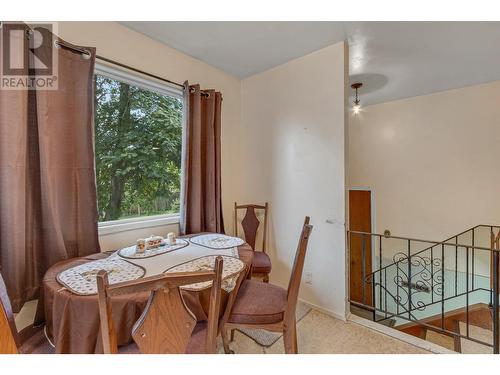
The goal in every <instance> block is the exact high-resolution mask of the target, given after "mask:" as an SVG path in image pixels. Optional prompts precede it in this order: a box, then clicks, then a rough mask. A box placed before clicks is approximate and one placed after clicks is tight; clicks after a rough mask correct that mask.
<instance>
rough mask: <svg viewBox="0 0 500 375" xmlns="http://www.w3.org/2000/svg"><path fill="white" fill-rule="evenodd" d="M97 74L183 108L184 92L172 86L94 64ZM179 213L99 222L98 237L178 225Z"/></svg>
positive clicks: (182, 172) (183, 131)
mask: <svg viewBox="0 0 500 375" xmlns="http://www.w3.org/2000/svg"><path fill="white" fill-rule="evenodd" d="M96 74H99V75H101V76H105V77H108V78H111V79H115V80H118V81H121V82H124V83H127V84H129V85H133V86H137V87H140V88H141V89H144V90H149V91H153V92H155V93H157V94H160V95H166V96H171V97H174V98H177V99H180V100H182V102H183V103H182V105H183V108H185V107H184V106H185V103H184V92H183V90H182V88H180V87H175V86H173V85H168V84H166V83H165V82H161V81H159V80H156V79H154V78H150V77H148V78H144V77H143V76H141V75H139V74H135V73H130V72H128V71H125V70H123V69H120V68H116V67H114V66H113V67H112V66H110V65H107V64H101V63H96V64H95V67H94V76H95V75H96ZM184 114H185V110H183V114H182V116H183V118H182V146H181V147H182V149H181V154H182V155H183V156H182V162H181V175H180V178H181V207H180V210H179V211H182V191H183V184H184V182H183V181H184V178H183V176H184V163H183V161H184V150H185V147H184V146H185V141H184V139H185V131H186V127H185V121H184ZM180 217H181V213H180V212H178V213H175V214H163V215H150V216H137V217H133V218H126V219H118V220H109V221H99V222H98V230H99V235H100V236H102V235H109V234H113V233H119V232H124V231H129V230H135V229H142V228H153V227H158V226H165V225H172V224H179V223H180Z"/></svg>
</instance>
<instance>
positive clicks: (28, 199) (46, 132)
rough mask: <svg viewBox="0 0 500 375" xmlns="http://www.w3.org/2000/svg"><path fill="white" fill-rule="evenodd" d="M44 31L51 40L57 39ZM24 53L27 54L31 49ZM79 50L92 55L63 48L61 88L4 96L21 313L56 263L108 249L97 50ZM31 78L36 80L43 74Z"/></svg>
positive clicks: (3, 233) (2, 207) (2, 223)
mask: <svg viewBox="0 0 500 375" xmlns="http://www.w3.org/2000/svg"><path fill="white" fill-rule="evenodd" d="M39 30H40V31H41V32H42V34H43V36H44V38H46V37H53V36H52V34H51V33H50V32H49V31H48V30H46V29H39ZM61 42H62V43H63V41H61ZM52 45H54V44H52ZM66 45H69V44H68V43H66ZM23 48H24V49H25V50H26V51H23V52H24V53H26V54H27V53H28V52H27V45H26V44H25V45H24V47H23ZM78 48H84V49H85V50H87V51H89V54H87V55H86V56H84V55H82V54H81V53H75V52H73V51H71V50H69V49H67V48H57V49H56V50H57V54H58V56H57V57H58V59H57V60H58V73H57V84H58V89H57V90H46V89H36V90H34V89H32V90H6V89H1V90H0V272H1V273H2V276H3V278H4V280H5V283H6V285H7V290H8V294H9V297H10V299H11V301H12V306H13V310H14V311H19V309H20V308H21V307H22V305H23V303H24V302H25V301H28V300H30V299H34V298H37V297H38V294H39V289H40V284H41V281H42V278H43V276H44V274H45V271H46V270H47V269H48V268H49V267H50V266H51V265H53V264H54V263H56V262H58V261H60V260H62V259H67V258H73V257H78V256H83V255H87V254H91V253H95V252H99V251H100V249H99V241H98V233H97V222H98V214H97V198H96V182H95V168H94V141H93V129H94V127H93V101H94V99H93V72H94V61H95V49H94V48H89V47H78ZM47 49H49V48H48V47H47ZM36 53H40V54H43V53H50V51H49V50H43V48H42V49H38V50H37V52H36ZM27 69H28V68H26V74H27V73H28V70H27ZM29 74H30V75H34V76H35V77H36V72H35V71H32V70H30V72H29Z"/></svg>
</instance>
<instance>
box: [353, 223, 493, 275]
mask: <svg viewBox="0 0 500 375" xmlns="http://www.w3.org/2000/svg"><path fill="white" fill-rule="evenodd" d="M479 227H487V228H495V229H500V226H498V225H484V224H479V225H476V226H474V227H472V228H470V229H467V230H466V231H463V232H461V233H459V234H456V235H455V236H452V237H450V238H448V239H446V240H444V241H432V240H422V239H418V238H410V237H400V236H390V235H385V234H379V233H370V232H361V231H354V230H348V231H347V233H354V234H361V235H367V236H375V237H383V238H393V239H396V240H406V241H416V242H422V243H428V244H432V246H429V247H426V248H425V249H422V250H419V251H417V252H416V253H414V254H411V255H410V256H409V258H411V257H413V256H416V255H419V254H421V253H423V252H424V251H427V250H430V249H432V248H433V247H435V246H439V245H447V246H450V245H453V246H457V247H465V248H469V249H475V250H485V251H490V252H500V250H499V249H492V248H488V247H482V246H471V245H464V244H459V243H453V244H450V243H449V242H448V241H451V240H452V239H454V238H457V237H459V236H461V235H463V234H465V233H467V232H469V231H472V230H474V229H476V228H479ZM402 261H403V259H401V260H398V261H395V262H393V263H391V264H389V265H387V266H385V267H382V268H379V269H378V270H376V271H374V272H370V273H369V274H368V275H366V277H369V276H371V275H373V274H375V273H377V272H379V271H382V270H384V269H386V268H388V267H391V266H394V265H395V264H398V263H400V262H402Z"/></svg>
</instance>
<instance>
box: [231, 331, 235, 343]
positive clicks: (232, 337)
mask: <svg viewBox="0 0 500 375" xmlns="http://www.w3.org/2000/svg"><path fill="white" fill-rule="evenodd" d="M233 341H234V329H232V330H231V342H233Z"/></svg>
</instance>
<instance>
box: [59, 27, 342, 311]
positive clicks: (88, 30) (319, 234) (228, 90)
mask: <svg viewBox="0 0 500 375" xmlns="http://www.w3.org/2000/svg"><path fill="white" fill-rule="evenodd" d="M59 35H60V36H61V37H62V38H64V39H65V40H67V41H68V42H70V43H74V44H80V45H89V46H95V47H97V53H98V54H99V55H102V56H105V57H108V58H111V59H114V60H116V61H120V62H124V63H126V64H128V65H130V66H134V67H136V68H139V69H142V70H144V71H147V72H151V73H154V74H157V75H159V76H163V77H165V78H168V79H170V80H173V81H177V82H182V81H184V80H186V79H187V80H189V81H190V82H198V83H200V84H201V86H202V87H204V88H215V89H218V90H220V91H222V93H223V96H224V102H223V106H222V117H223V118H222V126H223V129H222V189H223V204H224V216H225V219H226V220H225V221H226V231H227V232H228V233H232V231H233V225H232V221H231V218H232V204H233V202H234V201H238V202H264V201H269V203H270V206H271V220H270V226H269V229H270V245H271V246H270V254H271V257H272V261H273V272H272V275H271V278H272V281H273V282H276V283H279V284H281V285H283V286H285V287H286V285H287V282H288V278H289V275H290V268H291V263H292V261H293V254H294V252H295V248H296V245H297V240H298V236H299V231H300V228H301V225H302V221H303V219H304V216H305V215H310V216H311V218H312V224H313V225H314V231H313V235H312V237H311V246H310V252H309V254H308V256H307V261H306V267H305V272H311V273H312V274H313V284H312V286H310V285H303V287H302V292H301V296H302V297H303V298H304V299H305V300H307V301H308V302H311V303H313V304H315V305H318V306H320V307H322V308H323V309H325V310H328V311H330V312H332V313H334V314H336V315H338V316H340V317H344V315H345V281H344V279H345V272H344V269H345V245H344V214H345V209H344V173H345V168H344V121H345V116H344V93H345V89H344V87H345V77H344V73H345V61H344V58H345V57H346V54H345V51H344V44H343V43H339V44H336V45H334V46H330V47H328V48H325V49H322V50H320V51H317V52H315V53H312V54H310V55H307V56H304V57H302V58H299V59H296V60H294V61H291V62H289V63H287V64H284V65H281V66H279V67H277V68H274V69H272V70H269V71H267V72H264V73H262V74H259V75H256V76H253V77H251V78H249V79H246V80H244V81H240V80H238V79H237V78H235V77H232V76H230V75H228V74H225V73H223V72H221V71H220V70H217V69H216V68H214V67H212V66H210V65H207V64H205V63H203V62H201V61H199V60H196V59H193V58H191V57H189V56H186V55H184V54H182V53H180V52H178V51H176V50H174V49H171V48H169V47H167V46H165V45H163V44H160V43H158V42H156V41H154V40H152V39H150V38H147V37H145V36H143V35H141V34H139V33H136V32H134V31H131V30H130V29H127V28H125V27H123V26H121V25H119V24H117V23H113V22H61V23H60V24H59ZM124 46H126V48H124ZM243 102H244V103H245V109H244V112H243V111H242V103H243ZM326 220H329V221H330V222H332V223H333V224H328V223H327V222H326ZM177 230H178V226H177V225H169V226H161V227H155V228H146V229H140V230H134V231H125V232H121V233H116V234H112V235H101V237H100V240H101V246H102V249H103V250H111V249H116V248H119V247H122V246H126V245H128V244H130V243H131V242H133V241H135V240H136V239H137V238H140V237H141V236H146V235H149V234H151V233H153V232H154V233H155V234H165V233H167V232H168V231H177Z"/></svg>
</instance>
